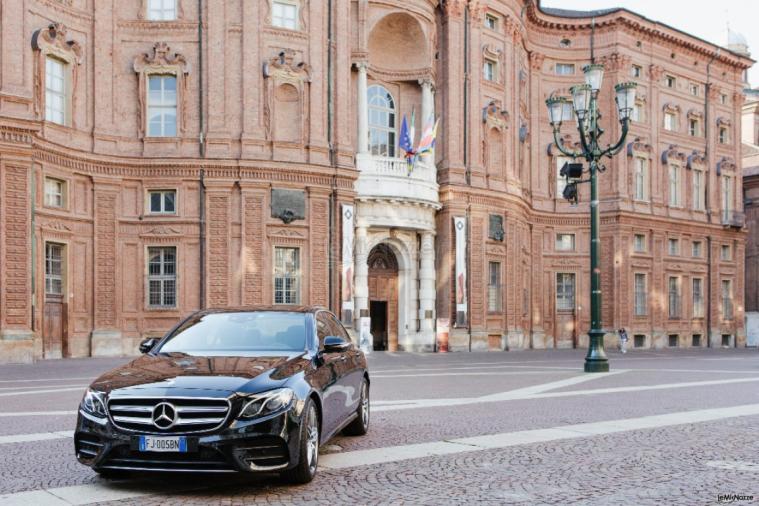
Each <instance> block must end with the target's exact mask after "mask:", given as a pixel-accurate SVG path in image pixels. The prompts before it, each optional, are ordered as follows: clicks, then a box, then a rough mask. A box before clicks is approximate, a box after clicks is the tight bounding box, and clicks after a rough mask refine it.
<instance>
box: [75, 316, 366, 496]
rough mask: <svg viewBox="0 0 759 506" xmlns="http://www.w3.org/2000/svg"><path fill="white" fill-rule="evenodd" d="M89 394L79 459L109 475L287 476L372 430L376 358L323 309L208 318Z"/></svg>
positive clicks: (310, 470) (300, 479) (183, 328)
mask: <svg viewBox="0 0 759 506" xmlns="http://www.w3.org/2000/svg"><path fill="white" fill-rule="evenodd" d="M140 351H142V352H143V355H142V356H141V357H139V358H137V359H135V360H133V361H131V362H129V363H128V364H126V365H124V366H122V367H119V368H117V369H114V370H112V371H110V372H108V373H106V374H104V375H102V376H100V377H99V378H98V379H96V380H95V381H94V382H93V383H92V384H91V385H90V387H89V388H88V389H87V391H86V392H85V395H84V398H83V399H82V403H81V405H80V407H79V416H78V418H77V426H76V431H75V437H74V441H75V449H76V456H77V459H78V460H79V462H81V463H82V464H85V465H88V466H91V467H92V468H93V469H94V470H95V471H97V472H98V473H101V474H104V475H107V474H110V475H113V474H117V473H121V472H124V471H147V472H157V471H166V472H192V471H195V472H207V473H226V472H240V471H242V472H278V473H280V474H281V475H282V476H283V477H284V478H286V479H287V480H289V481H291V482H294V483H306V482H309V481H311V480H312V479H313V477H314V474H315V473H316V467H317V463H318V459H319V445H320V444H323V443H325V442H326V441H327V440H329V439H330V438H331V437H332V436H334V435H335V434H337V433H338V432H340V431H342V432H343V433H345V434H348V435H363V434H366V432H367V430H368V429H369V372H368V369H367V365H366V357H365V356H364V354H363V353H362V352H361V350H359V349H357V348H356V347H355V346H354V345H353V344H352V343H351V340H350V337H349V336H348V333H347V332H346V330H345V328H343V326H342V325H341V324H340V322H339V321H338V320H337V318H335V316H334V315H333V314H332V313H330V312H329V311H326V310H324V309H321V308H296V309H293V308H291V307H288V308H286V309H283V308H277V307H265V308H256V309H239V310H208V311H200V312H197V313H195V314H193V315H191V316H190V317H188V318H186V319H185V320H183V321H181V322H180V323H179V324H177V325H176V326H175V327H174V328H173V329H172V330H170V331H169V332H168V333H167V334H166V335H165V336H164V337H163V338H161V339H146V340H145V341H143V342H142V344H141V345H140Z"/></svg>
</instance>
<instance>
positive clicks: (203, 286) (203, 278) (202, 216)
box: [198, 0, 206, 309]
mask: <svg viewBox="0 0 759 506" xmlns="http://www.w3.org/2000/svg"><path fill="white" fill-rule="evenodd" d="M198 116H199V118H200V134H199V135H198V141H199V146H200V158H201V167H200V198H199V205H200V223H199V228H200V230H199V232H200V239H199V241H198V246H199V249H200V251H199V257H200V309H204V308H205V307H206V183H205V169H204V168H203V165H202V163H203V162H202V160H203V159H204V158H205V157H206V144H205V139H204V137H203V136H204V135H205V128H206V125H205V116H204V114H203V0H198Z"/></svg>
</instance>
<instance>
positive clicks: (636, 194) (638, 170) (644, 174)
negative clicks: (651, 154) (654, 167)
mask: <svg viewBox="0 0 759 506" xmlns="http://www.w3.org/2000/svg"><path fill="white" fill-rule="evenodd" d="M633 164H634V165H633V167H634V172H633V198H634V199H635V200H639V201H642V202H648V159H646V158H643V157H642V156H636V157H635V158H634V159H633Z"/></svg>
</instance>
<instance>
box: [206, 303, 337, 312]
mask: <svg viewBox="0 0 759 506" xmlns="http://www.w3.org/2000/svg"><path fill="white" fill-rule="evenodd" d="M258 311H275V312H281V313H316V312H318V311H329V309H327V308H325V307H323V306H290V305H282V304H277V305H264V304H261V305H255V306H244V307H229V308H211V309H202V310H200V311H198V313H197V314H217V313H254V312H258Z"/></svg>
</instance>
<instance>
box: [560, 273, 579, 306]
mask: <svg viewBox="0 0 759 506" xmlns="http://www.w3.org/2000/svg"><path fill="white" fill-rule="evenodd" d="M574 308H575V275H574V273H573V272H557V273H556V309H557V310H558V311H572V310H574Z"/></svg>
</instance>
